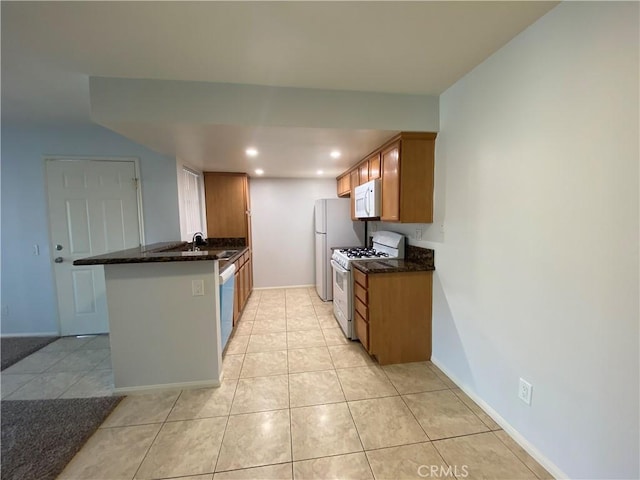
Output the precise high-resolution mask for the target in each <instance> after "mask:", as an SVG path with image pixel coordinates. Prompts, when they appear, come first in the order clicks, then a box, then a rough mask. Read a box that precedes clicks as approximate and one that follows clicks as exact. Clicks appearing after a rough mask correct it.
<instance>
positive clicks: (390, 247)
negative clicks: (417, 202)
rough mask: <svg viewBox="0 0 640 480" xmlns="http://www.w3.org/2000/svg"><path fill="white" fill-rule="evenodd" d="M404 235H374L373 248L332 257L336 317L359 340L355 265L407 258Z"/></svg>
mask: <svg viewBox="0 0 640 480" xmlns="http://www.w3.org/2000/svg"><path fill="white" fill-rule="evenodd" d="M404 243H405V242H404V235H401V234H399V233H396V232H387V231H380V232H375V233H374V234H373V248H364V247H353V248H343V249H336V250H334V252H333V255H332V256H331V266H332V268H333V314H334V315H335V317H336V319H337V320H338V323H339V324H340V327H341V328H342V331H343V332H344V334H345V335H346V336H347V338H351V339H353V340H355V339H357V338H358V337H357V336H356V332H355V329H354V328H353V315H354V313H353V309H354V304H353V275H352V274H351V262H352V261H354V260H374V259H376V258H404Z"/></svg>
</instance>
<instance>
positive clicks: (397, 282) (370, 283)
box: [352, 268, 433, 365]
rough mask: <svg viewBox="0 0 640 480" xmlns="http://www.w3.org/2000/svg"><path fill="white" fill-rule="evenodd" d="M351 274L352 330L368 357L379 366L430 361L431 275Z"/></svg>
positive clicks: (354, 269) (354, 272) (428, 272)
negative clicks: (353, 311) (374, 360)
mask: <svg viewBox="0 0 640 480" xmlns="http://www.w3.org/2000/svg"><path fill="white" fill-rule="evenodd" d="M352 271H353V278H354V302H355V305H354V306H355V308H354V310H355V314H354V328H355V331H356V335H357V336H358V338H359V339H360V342H361V343H362V345H363V346H364V348H365V349H366V350H367V351H368V352H369V354H370V355H373V356H375V357H376V358H377V360H378V362H379V363H380V365H387V364H391V363H408V362H420V361H424V360H430V359H431V313H432V312H431V311H432V305H431V303H432V300H431V299H432V281H433V273H432V272H430V271H427V272H398V273H374V274H371V273H370V274H365V273H363V272H361V271H360V270H358V269H357V268H352Z"/></svg>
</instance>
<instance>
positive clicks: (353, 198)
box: [351, 168, 360, 220]
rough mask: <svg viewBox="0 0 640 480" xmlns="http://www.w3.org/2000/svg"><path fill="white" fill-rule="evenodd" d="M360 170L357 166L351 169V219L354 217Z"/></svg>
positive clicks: (354, 218)
mask: <svg viewBox="0 0 640 480" xmlns="http://www.w3.org/2000/svg"><path fill="white" fill-rule="evenodd" d="M359 180H360V170H358V169H357V168H356V169H355V170H352V171H351V220H357V218H356V191H355V190H356V187H357V186H358V185H360V181H359Z"/></svg>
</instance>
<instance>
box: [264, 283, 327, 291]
mask: <svg viewBox="0 0 640 480" xmlns="http://www.w3.org/2000/svg"><path fill="white" fill-rule="evenodd" d="M311 287H315V285H313V284H311V285H283V286H281V287H253V289H254V290H281V289H283V288H311Z"/></svg>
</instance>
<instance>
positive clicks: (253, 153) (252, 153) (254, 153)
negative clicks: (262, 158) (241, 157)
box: [245, 148, 258, 157]
mask: <svg viewBox="0 0 640 480" xmlns="http://www.w3.org/2000/svg"><path fill="white" fill-rule="evenodd" d="M245 153H246V154H247V155H248V156H250V157H255V156H257V155H258V150H256V149H255V148H247V149H246V150H245Z"/></svg>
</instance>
